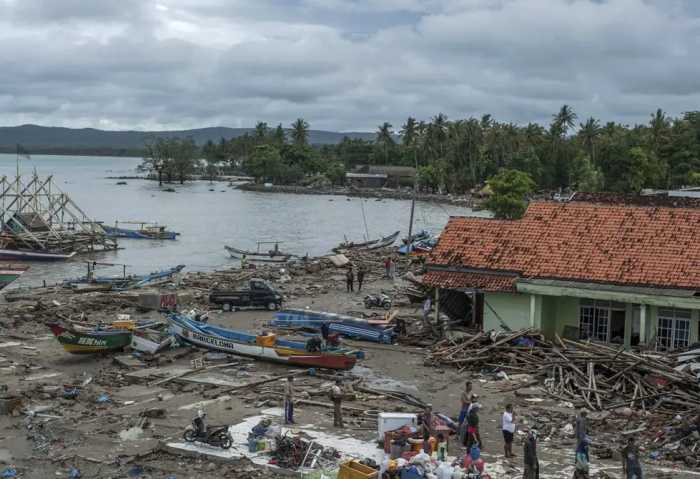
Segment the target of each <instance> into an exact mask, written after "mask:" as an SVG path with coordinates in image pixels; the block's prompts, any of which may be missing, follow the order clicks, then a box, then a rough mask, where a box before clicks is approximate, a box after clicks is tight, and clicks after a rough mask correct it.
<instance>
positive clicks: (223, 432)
mask: <svg viewBox="0 0 700 479" xmlns="http://www.w3.org/2000/svg"><path fill="white" fill-rule="evenodd" d="M183 438H184V439H185V441H187V442H195V441H198V442H203V443H205V444H209V445H210V446H214V447H220V448H221V449H228V448H230V447H231V445H232V444H233V438H232V437H231V433H229V432H228V426H217V427H212V428H209V431H208V433H207V435H206V437H204V436H203V435H201V434H197V431H195V429H194V426H192V425H189V426H187V429H185V434H183Z"/></svg>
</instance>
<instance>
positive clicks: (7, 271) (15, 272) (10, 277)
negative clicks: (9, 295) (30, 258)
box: [0, 265, 29, 289]
mask: <svg viewBox="0 0 700 479" xmlns="http://www.w3.org/2000/svg"><path fill="white" fill-rule="evenodd" d="M28 269H29V267H28V266H15V265H0V289H3V288H4V287H5V286H7V285H9V284H10V283H12V282H13V281H15V280H16V279H17V278H19V277H20V276H22V275H23V274H24V273H25V271H27V270H28Z"/></svg>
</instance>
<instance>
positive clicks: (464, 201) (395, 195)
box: [236, 183, 484, 211]
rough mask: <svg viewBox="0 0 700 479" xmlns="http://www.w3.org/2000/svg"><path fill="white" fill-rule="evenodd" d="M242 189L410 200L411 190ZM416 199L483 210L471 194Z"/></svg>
mask: <svg viewBox="0 0 700 479" xmlns="http://www.w3.org/2000/svg"><path fill="white" fill-rule="evenodd" d="M236 188H237V189H239V190H243V191H254V192H258V193H291V194H297V195H331V196H348V197H356V198H357V197H360V198H377V199H391V200H411V199H413V192H412V191H410V190H392V189H385V188H376V189H375V188H364V189H357V188H347V187H334V188H310V187H306V186H291V185H272V186H265V185H260V184H252V183H246V184H243V185H239V186H237V187H236ZM416 200H417V201H425V202H430V203H441V204H449V205H454V206H463V207H466V208H471V209H473V210H474V211H479V210H483V209H484V208H483V207H482V206H481V201H480V200H477V199H475V198H473V197H471V196H449V195H438V194H430V193H419V194H418V195H416Z"/></svg>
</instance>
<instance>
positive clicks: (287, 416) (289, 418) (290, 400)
mask: <svg viewBox="0 0 700 479" xmlns="http://www.w3.org/2000/svg"><path fill="white" fill-rule="evenodd" d="M284 423H285V424H294V378H293V377H288V378H287V382H286V383H285V385H284Z"/></svg>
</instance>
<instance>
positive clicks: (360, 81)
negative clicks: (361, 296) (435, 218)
mask: <svg viewBox="0 0 700 479" xmlns="http://www.w3.org/2000/svg"><path fill="white" fill-rule="evenodd" d="M564 103H567V104H570V105H572V106H573V107H574V109H575V111H576V112H577V113H578V114H579V116H580V117H587V116H590V115H593V116H595V117H598V118H601V119H602V120H604V121H607V120H616V121H622V122H626V123H635V122H646V121H647V119H648V117H649V114H650V113H651V112H652V111H653V110H655V109H656V108H658V107H661V108H663V109H664V110H666V111H667V112H669V113H670V114H673V115H678V114H680V113H681V112H683V111H687V110H692V109H698V108H700V0H118V1H117V0H0V125H16V124H22V123H37V124H42V125H59V126H70V127H96V128H109V129H166V128H167V129H171V128H195V127H202V126H217V125H222V126H232V127H247V126H251V125H253V124H254V123H255V122H256V121H267V122H268V123H270V124H277V123H278V122H282V123H284V124H285V125H286V124H288V123H290V122H291V121H292V120H293V119H295V118H297V117H300V116H301V117H303V118H305V119H307V120H308V121H309V122H310V123H311V125H312V127H313V128H317V129H331V130H341V131H348V130H374V129H375V128H376V125H378V124H379V123H381V122H383V121H389V122H391V123H393V124H394V125H395V126H396V127H397V128H398V127H399V126H400V124H401V123H402V122H403V121H404V120H405V118H406V117H407V116H409V115H413V116H416V117H418V118H429V117H431V116H433V115H435V114H436V113H438V112H444V113H446V114H447V115H448V116H449V117H450V118H463V117H468V116H472V115H474V116H480V115H481V114H483V113H491V114H493V115H494V116H495V117H496V118H498V119H501V120H506V121H512V122H517V123H525V122H528V121H548V119H549V118H550V116H551V114H552V113H553V112H554V111H556V110H557V109H558V108H559V106H561V105H562V104H564Z"/></svg>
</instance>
